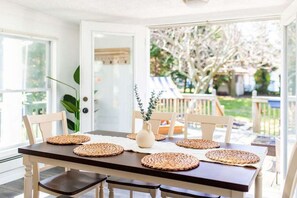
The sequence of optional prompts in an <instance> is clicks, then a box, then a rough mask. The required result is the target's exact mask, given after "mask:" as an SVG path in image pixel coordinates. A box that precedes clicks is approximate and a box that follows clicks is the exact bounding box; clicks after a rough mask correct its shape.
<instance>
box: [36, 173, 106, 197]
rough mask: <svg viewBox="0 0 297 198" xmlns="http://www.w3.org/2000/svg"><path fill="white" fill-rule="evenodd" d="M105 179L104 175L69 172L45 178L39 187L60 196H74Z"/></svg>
mask: <svg viewBox="0 0 297 198" xmlns="http://www.w3.org/2000/svg"><path fill="white" fill-rule="evenodd" d="M105 179H106V176H105V175H100V174H96V173H90V172H81V171H78V170H70V171H67V172H64V173H60V174H58V175H55V176H52V177H49V178H46V179H44V180H42V181H40V182H39V185H40V186H41V187H43V188H45V189H47V190H50V191H53V192H56V193H59V194H62V195H75V194H77V193H80V192H82V191H84V190H86V189H88V188H90V187H92V186H94V185H96V184H99V183H100V182H102V181H104V180H105Z"/></svg>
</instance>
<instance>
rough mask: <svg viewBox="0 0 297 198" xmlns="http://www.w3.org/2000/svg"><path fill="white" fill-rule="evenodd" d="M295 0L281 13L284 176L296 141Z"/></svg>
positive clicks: (296, 45) (296, 46)
mask: <svg viewBox="0 0 297 198" xmlns="http://www.w3.org/2000/svg"><path fill="white" fill-rule="evenodd" d="M296 14H297V1H295V2H294V3H293V4H291V5H290V7H288V8H287V9H286V10H285V12H284V13H283V15H282V20H281V23H282V28H283V64H282V75H281V80H282V89H281V160H280V161H281V163H282V164H281V170H280V171H281V174H282V176H283V178H284V177H285V176H286V172H287V166H288V163H289V160H290V154H291V151H292V146H293V144H294V143H295V142H296V141H297V130H296V129H297V106H296V104H297V86H296V85H297V72H296V71H297V64H296V63H297V62H296V59H297V56H296V53H297V50H296V49H297V31H296V30H297V28H296V16H297V15H296Z"/></svg>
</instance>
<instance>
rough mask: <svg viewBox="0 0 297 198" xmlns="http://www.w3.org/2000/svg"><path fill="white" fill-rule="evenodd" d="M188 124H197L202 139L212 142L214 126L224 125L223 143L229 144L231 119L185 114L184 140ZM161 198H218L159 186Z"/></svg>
mask: <svg viewBox="0 0 297 198" xmlns="http://www.w3.org/2000/svg"><path fill="white" fill-rule="evenodd" d="M189 122H191V123H192V122H199V123H200V126H201V131H202V139H207V140H212V139H213V133H214V130H215V127H216V125H226V126H227V130H226V135H225V143H229V142H230V137H231V130H232V125H233V118H232V117H228V116H209V115H197V114H186V115H185V131H184V138H185V139H187V138H188V129H187V128H188V125H189ZM160 190H161V197H162V198H165V197H173V198H175V197H176V198H188V197H197V198H201V197H219V196H218V195H211V194H206V193H201V192H198V191H193V190H186V189H182V188H175V187H171V186H165V185H161V186H160Z"/></svg>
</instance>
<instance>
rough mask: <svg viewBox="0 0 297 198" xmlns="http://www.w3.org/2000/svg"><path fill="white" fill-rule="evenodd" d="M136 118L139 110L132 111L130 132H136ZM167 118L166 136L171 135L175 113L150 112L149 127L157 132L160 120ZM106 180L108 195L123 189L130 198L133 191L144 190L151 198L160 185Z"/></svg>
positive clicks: (135, 181) (116, 179)
mask: <svg viewBox="0 0 297 198" xmlns="http://www.w3.org/2000/svg"><path fill="white" fill-rule="evenodd" d="M136 119H142V115H141V113H140V112H139V111H134V112H133V118H132V133H136V131H135V120H136ZM164 120H169V121H170V126H169V131H168V136H169V137H171V136H172V135H173V132H174V125H175V120H176V114H175V113H152V116H151V119H150V121H149V122H150V123H151V129H152V131H153V133H155V134H157V133H158V130H159V127H160V124H161V121H164ZM106 182H107V183H108V189H109V197H110V198H113V197H114V189H115V188H116V189H124V190H129V191H130V198H132V197H133V191H137V192H144V193H149V194H150V195H151V197H152V198H155V197H157V191H158V188H159V187H160V184H154V183H148V182H142V181H137V180H132V179H123V178H118V177H112V176H111V177H109V178H107V180H106Z"/></svg>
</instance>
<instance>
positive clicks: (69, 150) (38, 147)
mask: <svg viewBox="0 0 297 198" xmlns="http://www.w3.org/2000/svg"><path fill="white" fill-rule="evenodd" d="M91 133H92V134H100V135H109V136H119V137H125V136H126V135H127V133H120V132H106V131H94V132H91ZM176 140H178V139H176V138H172V139H167V140H166V141H172V142H175V141H176ZM77 146H78V145H52V144H48V143H39V144H34V145H31V146H26V147H22V148H19V149H18V151H19V153H22V154H28V155H33V156H39V157H46V158H51V159H58V160H64V161H69V162H75V163H83V164H87V165H92V166H100V167H104V168H109V169H116V170H121V171H126V172H132V173H140V174H143V175H150V176H156V177H161V178H167V179H173V180H179V181H187V182H193V183H197V184H202V185H208V186H214V187H221V188H225V189H230V190H237V191H242V192H247V191H248V190H249V188H250V186H251V185H252V184H253V181H254V179H255V177H256V175H257V174H258V171H259V170H258V169H255V168H250V167H240V166H229V165H223V164H218V163H211V162H203V161H201V162H200V164H199V167H198V168H196V169H193V170H189V171H179V172H170V171H160V170H155V169H150V168H146V167H144V166H142V165H141V162H140V161H141V159H142V157H143V156H145V155H146V154H143V153H135V152H128V151H125V152H124V153H123V154H121V155H118V156H113V157H101V158H90V157H80V156H77V155H75V154H74V153H73V149H74V148H75V147H77ZM221 147H222V148H227V149H240V150H245V151H250V152H253V153H265V154H266V153H267V148H264V147H258V146H250V145H239V144H225V143H221Z"/></svg>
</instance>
